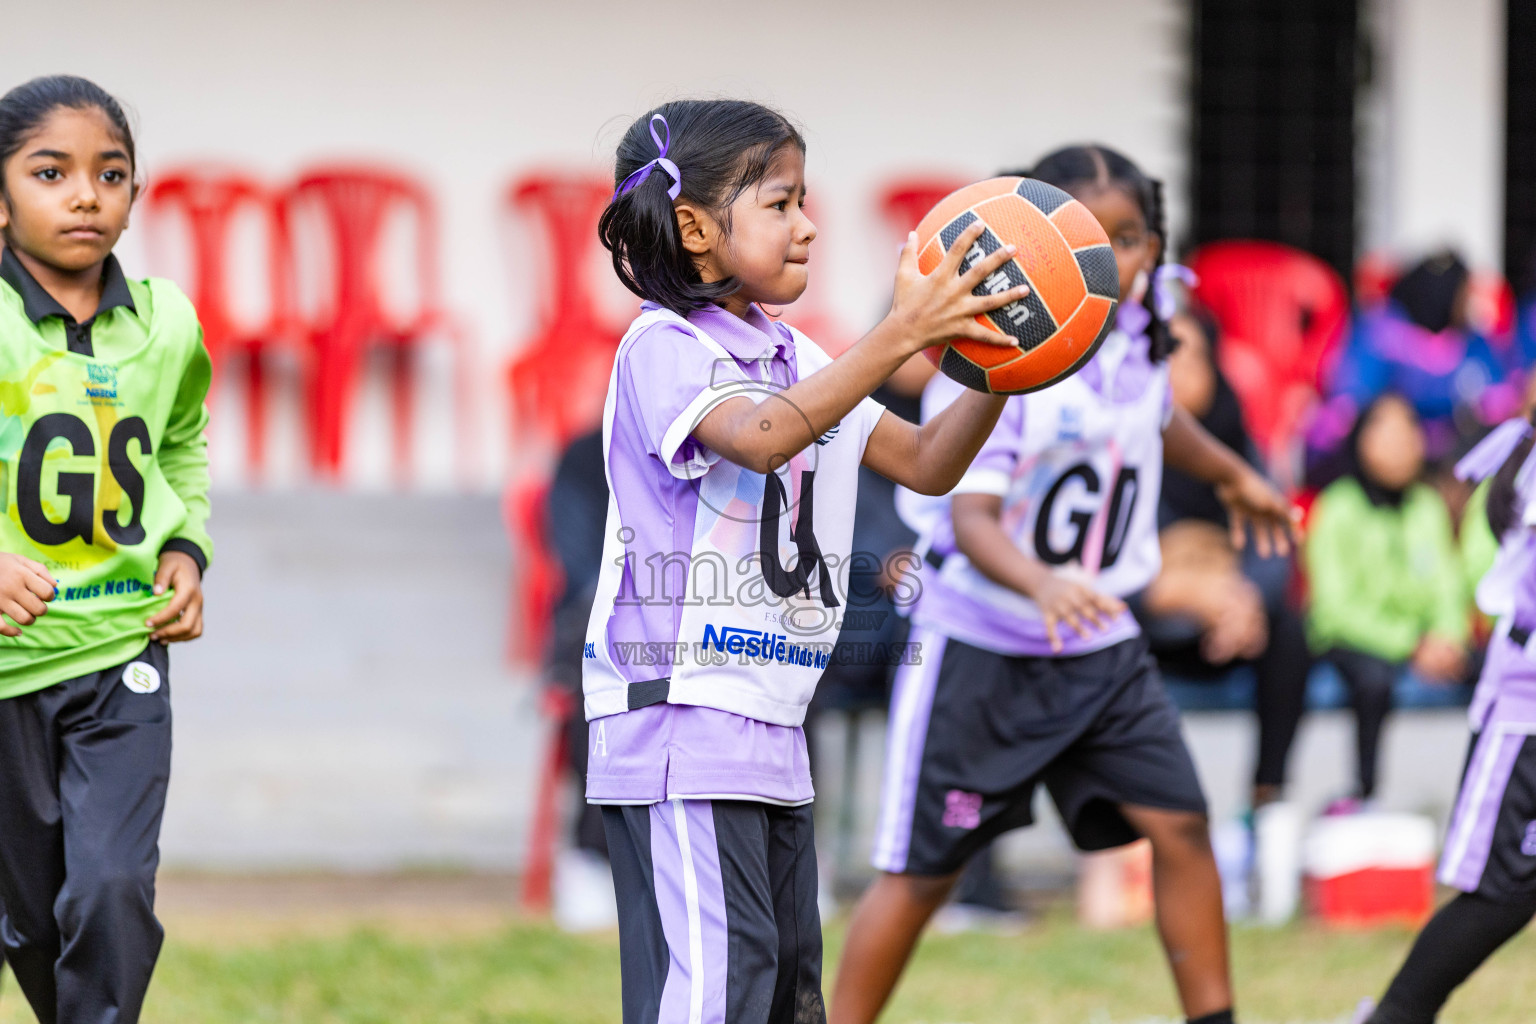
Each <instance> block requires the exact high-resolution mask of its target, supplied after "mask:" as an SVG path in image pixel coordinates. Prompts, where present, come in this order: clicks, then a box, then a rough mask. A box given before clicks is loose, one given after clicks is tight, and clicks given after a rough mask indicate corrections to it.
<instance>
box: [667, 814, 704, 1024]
mask: <svg viewBox="0 0 1536 1024" xmlns="http://www.w3.org/2000/svg"><path fill="white" fill-rule="evenodd" d="M672 816H673V819H674V820H675V821H676V822H677V849H678V853H680V854H681V855H682V860H683V899H684V901H685V902H686V904H687V906H688V981H689V989H688V1024H703V1022H704V928H703V926H702V925H701V924H700V923H699V879H698V874H697V872H695V871H694V867H693V845H692V843H691V842H690V841H689V838H688V809H687V807H686V805H684V803H683V801H682V798H681V797H678V798H674V799H673V800H672Z"/></svg>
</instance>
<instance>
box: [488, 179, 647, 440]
mask: <svg viewBox="0 0 1536 1024" xmlns="http://www.w3.org/2000/svg"><path fill="white" fill-rule="evenodd" d="M612 192H613V188H612V185H611V184H610V183H609V182H608V181H607V180H606V178H604V177H603V176H602V175H600V174H594V173H591V172H586V171H579V172H539V173H534V174H529V175H526V176H524V177H520V178H518V179H516V180H515V181H513V182H512V183H511V184H510V185H508V186H507V190H506V192H505V194H504V200H503V203H504V209H505V215H506V219H507V220H508V221H509V222H510V221H511V220H512V219H513V218H514V217H515V215H517V214H520V213H521V214H524V215H527V216H530V217H531V218H532V219H533V220H534V221H535V222H536V223H538V224H539V225H540V229H541V232H542V234H543V236H544V237H543V239H542V240H541V241H540V242H539V243H538V246H537V248H538V249H539V250H540V251H541V252H544V253H547V254H548V258H547V260H545V261H544V262H545V265H546V266H547V267H548V268H549V276H548V278H547V279H546V282H545V291H544V299H543V301H541V303H540V309H539V322H538V324H537V325H536V326H535V328H534V331H533V333H532V335H531V336H529V337H528V338H527V340H526V341H524V342H523V344H522V345H521V347H520V348H519V349H518V352H517V354H516V355H515V356H514V357H513V359H512V361H511V363H510V364H509V365H508V367H507V383H508V387H509V389H510V391H511V395H512V407H513V432H514V435H515V437H516V438H517V442H518V444H519V445H520V446H523V445H526V444H528V443H529V442H533V443H534V444H536V445H538V446H539V447H542V448H549V449H551V450H558V449H559V448H563V447H564V446H565V445H566V444H567V443H568V442H569V441H570V440H571V439H573V438H575V437H577V436H579V435H580V434H583V433H585V432H586V431H588V430H590V429H591V428H592V426H593V425H594V424H596V423H597V421H598V419H599V418H600V417H601V415H602V408H603V397H604V395H606V394H607V391H608V375H609V372H610V371H611V370H612V368H613V357H614V353H615V352H616V351H617V349H618V344H619V339H620V338H621V337H622V336H623V333H624V330H623V327H622V326H620V325H617V324H613V323H610V322H608V320H607V318H606V317H605V316H604V315H603V312H602V309H601V307H600V305H599V303H598V298H597V292H596V290H595V289H594V288H593V286H592V282H591V281H590V280H589V278H588V274H589V273H590V272H591V268H592V267H593V266H594V260H593V257H594V255H595V250H596V249H597V247H598V245H599V242H598V239H597V221H598V217H599V216H601V214H602V211H603V208H604V207H605V206H606V205H607V202H608V197H609V195H610V194H611V193H612Z"/></svg>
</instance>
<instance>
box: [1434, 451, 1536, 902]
mask: <svg viewBox="0 0 1536 1024" xmlns="http://www.w3.org/2000/svg"><path fill="white" fill-rule="evenodd" d="M1500 429H1501V430H1502V429H1503V428H1500ZM1496 433H1497V432H1496ZM1498 444H1499V440H1498V439H1497V438H1495V437H1493V436H1490V437H1489V438H1488V439H1487V440H1486V441H1485V442H1484V444H1483V445H1479V446H1478V448H1475V449H1473V451H1472V452H1471V453H1469V454H1468V456H1467V458H1466V459H1465V460H1464V464H1465V463H1470V462H1474V461H1476V457H1477V456H1478V455H1479V454H1480V449H1482V448H1483V447H1484V445H1489V446H1496V445H1498ZM1495 458H1496V459H1498V460H1500V461H1501V455H1499V456H1495ZM1460 470H1461V467H1459V466H1458V473H1459V472H1460ZM1515 491H1516V501H1517V502H1519V505H1520V507H1519V509H1518V510H1517V511H1518V512H1519V517H1518V519H1517V521H1516V523H1515V525H1513V526H1511V527H1510V529H1509V531H1508V532H1507V533H1505V535H1504V536H1503V538H1501V541H1500V545H1499V553H1498V555H1497V557H1496V558H1495V559H1494V562H1493V565H1492V566H1491V567H1490V568H1489V570H1488V572H1487V573H1486V574H1485V575H1484V576H1483V578H1482V580H1481V581H1480V582H1479V583H1478V586H1477V604H1478V607H1479V608H1481V609H1482V610H1483V611H1484V612H1485V613H1486V614H1488V615H1490V616H1493V617H1494V618H1495V619H1496V620H1497V622H1496V625H1495V626H1494V631H1493V636H1492V638H1491V639H1490V640H1489V641H1488V653H1487V657H1486V659H1485V660H1484V662H1483V670H1482V674H1481V675H1480V676H1479V677H1478V681H1477V692H1476V693H1475V694H1474V695H1473V697H1472V706H1471V707H1470V708H1469V709H1468V718H1469V719H1470V720H1471V725H1472V730H1473V732H1474V733H1476V734H1477V744H1476V746H1475V747H1474V748H1473V751H1472V755H1471V757H1470V758H1468V761H1467V767H1466V771H1465V772H1463V774H1462V783H1461V791H1460V792H1459V793H1458V795H1457V798H1456V806H1455V808H1454V809H1453V811H1452V813H1451V822H1450V827H1449V830H1448V831H1447V833H1446V837H1445V852H1444V854H1443V855H1442V857H1441V861H1440V872H1439V878H1440V881H1441V882H1442V883H1444V884H1446V885H1450V886H1454V887H1455V888H1457V889H1461V890H1462V891H1464V892H1475V891H1477V890H1478V885H1479V883H1480V881H1481V879H1482V877H1483V873H1484V871H1485V870H1486V869H1487V867H1488V864H1489V858H1490V856H1491V855H1492V850H1493V845H1494V835H1495V829H1496V827H1497V824H1498V820H1499V816H1500V813H1501V807H1502V805H1503V802H1504V800H1505V793H1506V790H1507V789H1508V787H1509V784H1510V780H1511V777H1512V775H1513V774H1514V773H1515V771H1516V769H1517V763H1518V761H1519V759H1520V757H1521V753H1522V751H1523V750H1524V748H1525V745H1526V741H1527V739H1528V738H1529V737H1531V736H1536V639H1531V638H1527V640H1526V642H1525V643H1523V644H1522V643H1519V642H1518V641H1517V640H1515V639H1514V638H1513V637H1511V635H1510V633H1511V631H1512V630H1515V631H1516V632H1517V633H1518V632H1520V631H1524V632H1525V633H1530V632H1533V631H1536V456H1532V457H1528V458H1527V459H1526V462H1525V465H1524V466H1523V467H1521V469H1520V472H1519V474H1518V475H1517V476H1516V478H1515Z"/></svg>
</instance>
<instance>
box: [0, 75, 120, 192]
mask: <svg viewBox="0 0 1536 1024" xmlns="http://www.w3.org/2000/svg"><path fill="white" fill-rule="evenodd" d="M60 107H67V108H69V109H72V110H90V109H92V108H95V109H97V110H100V111H101V112H102V113H103V114H105V115H106V116H107V120H108V121H110V122H111V123H112V128H113V130H114V131H115V132H116V134H117V137H118V141H119V142H121V143H122V144H123V150H124V151H125V152H126V153H127V154H128V166H129V167H130V168H131V169H135V170H136V169H137V168H138V157H137V155H136V153H135V152H134V147H133V128H132V126H131V125H129V123H128V115H127V114H125V113H123V107H122V104H120V103H118V102H117V100H116V99H114V98H113V97H112V94H111V93H109V92H107V91H106V90H105V89H103V88H102V87H101V86H99V85H97V84H96V83H95V82H92V81H90V80H89V79H86V78H77V77H76V76H74V75H47V76H45V77H43V78H34V79H32V80H31V81H30V82H24V83H22V84H21V85H18V86H17V87H16V88H14V89H12V90H11V91H10V92H8V93H6V94H5V95H4V96H0V168H3V167H4V166H5V163H6V161H8V160H10V158H11V157H13V156H15V155H16V154H17V153H18V152H19V151H20V150H21V147H22V146H24V145H26V142H27V139H28V138H30V137H31V136H32V133H34V132H36V131H37V130H38V128H40V127H42V124H43V121H45V120H46V119H47V118H48V115H49V114H51V113H53V112H54V111H55V110H57V109H58V108H60ZM3 187H4V181H3V180H0V188H3Z"/></svg>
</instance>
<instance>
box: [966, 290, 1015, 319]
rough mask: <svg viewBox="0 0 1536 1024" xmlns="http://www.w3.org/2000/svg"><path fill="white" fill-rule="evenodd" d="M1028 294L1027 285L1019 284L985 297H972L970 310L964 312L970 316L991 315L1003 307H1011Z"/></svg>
mask: <svg viewBox="0 0 1536 1024" xmlns="http://www.w3.org/2000/svg"><path fill="white" fill-rule="evenodd" d="M1028 294H1029V285H1027V284H1021V285H1017V286H1016V287H1013V288H1007V289H1004V290H1003V291H1000V292H996V293H991V294H987V295H973V296H971V298H972V302H971V304H970V308H969V309H968V310H967V311H966V312H967V314H968V315H970V316H981V315H982V314H984V313H992V312H995V311H996V310H999V309H1002V308H1003V307H1004V306H1011V305H1013V304H1014V303H1015V302H1018V301H1019V300H1020V299H1022V298H1024V296H1026V295H1028Z"/></svg>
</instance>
